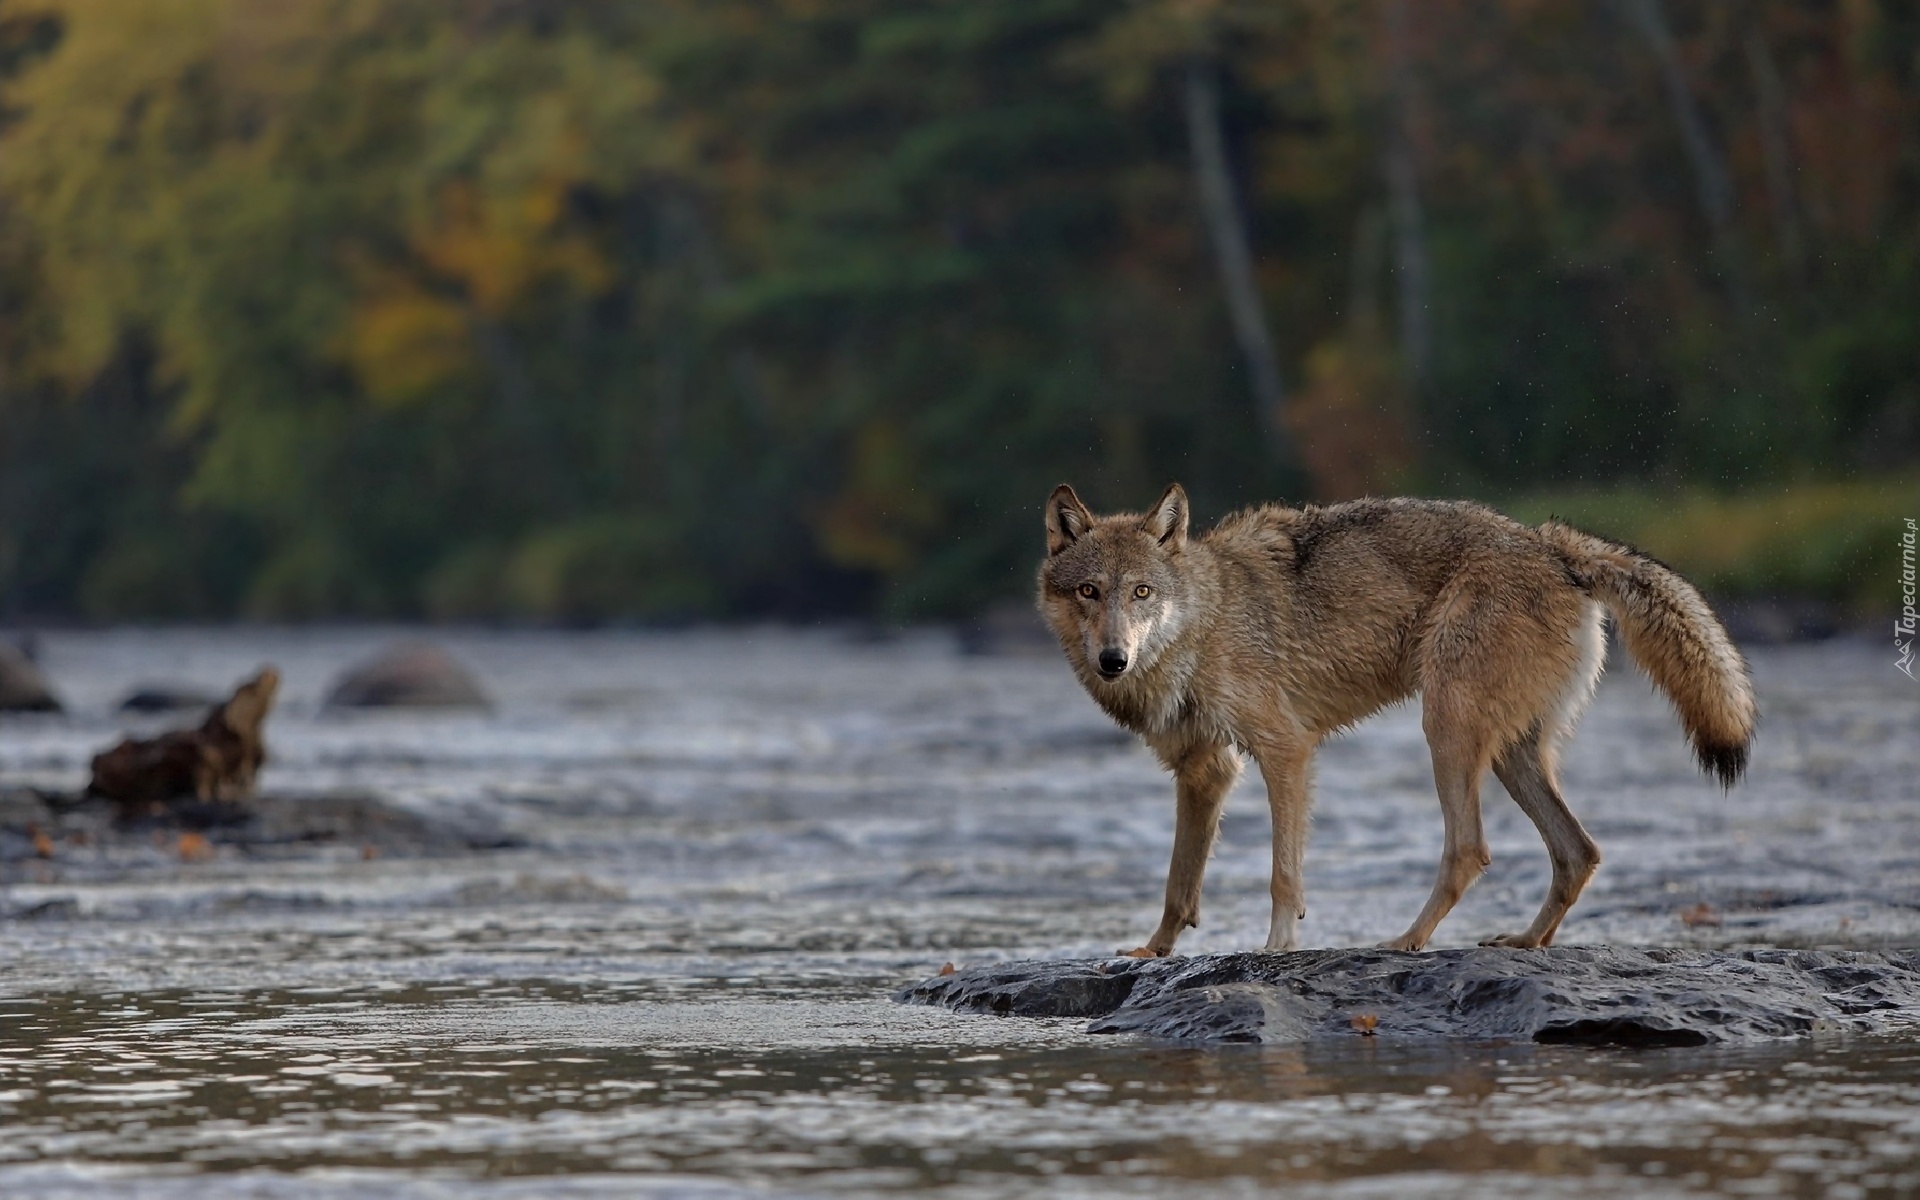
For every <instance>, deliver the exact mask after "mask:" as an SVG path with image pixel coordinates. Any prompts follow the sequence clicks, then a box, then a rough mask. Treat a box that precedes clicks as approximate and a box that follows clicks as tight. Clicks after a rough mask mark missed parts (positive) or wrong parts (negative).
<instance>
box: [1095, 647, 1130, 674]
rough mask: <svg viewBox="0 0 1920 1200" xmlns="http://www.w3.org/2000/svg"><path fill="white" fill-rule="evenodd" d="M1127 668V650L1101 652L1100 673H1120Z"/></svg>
mask: <svg viewBox="0 0 1920 1200" xmlns="http://www.w3.org/2000/svg"><path fill="white" fill-rule="evenodd" d="M1126 669H1127V652H1126V651H1125V650H1102V651H1101V652H1100V673H1101V674H1102V675H1118V674H1119V673H1120V672H1122V671H1124V670H1126Z"/></svg>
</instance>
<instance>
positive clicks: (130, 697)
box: [119, 684, 220, 713]
mask: <svg viewBox="0 0 1920 1200" xmlns="http://www.w3.org/2000/svg"><path fill="white" fill-rule="evenodd" d="M218 703H220V698H219V697H217V696H210V695H208V694H207V693H205V692H200V691H195V690H194V689H192V688H176V687H168V686H167V685H165V684H142V685H141V686H139V687H137V688H135V689H133V691H131V692H128V693H127V697H126V699H124V700H122V701H120V704H119V710H120V711H121V712H129V713H164V712H187V711H196V710H201V709H208V708H212V707H213V706H214V705H216V704H218Z"/></svg>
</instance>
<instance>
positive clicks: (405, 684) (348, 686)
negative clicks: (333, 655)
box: [326, 643, 492, 709]
mask: <svg viewBox="0 0 1920 1200" xmlns="http://www.w3.org/2000/svg"><path fill="white" fill-rule="evenodd" d="M326 707H327V708H333V709H339V708H479V709H485V708H491V707H492V702H491V701H490V700H488V699H487V694H486V693H485V692H483V691H481V690H480V684H479V683H478V682H477V681H475V679H474V678H473V676H472V675H471V674H470V673H468V671H467V669H466V668H465V667H463V666H461V665H460V664H459V663H458V662H456V661H455V660H454V658H453V656H452V655H450V654H448V653H447V652H446V651H445V650H442V649H441V648H440V647H438V646H435V645H432V644H430V643H418V644H414V645H406V646H394V647H391V648H389V649H387V650H383V651H381V652H380V653H379V654H377V655H375V656H374V657H373V658H371V659H369V660H367V661H366V662H363V663H361V664H360V665H359V666H356V667H354V668H352V669H351V670H349V671H347V672H346V674H344V675H342V676H341V677H340V678H339V679H337V680H335V681H334V684H333V688H332V689H331V690H330V691H329V692H328V693H327V699H326Z"/></svg>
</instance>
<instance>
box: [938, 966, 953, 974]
mask: <svg viewBox="0 0 1920 1200" xmlns="http://www.w3.org/2000/svg"><path fill="white" fill-rule="evenodd" d="M940 973H941V974H942V975H951V974H953V964H952V963H948V964H947V965H946V966H944V967H941V968H940Z"/></svg>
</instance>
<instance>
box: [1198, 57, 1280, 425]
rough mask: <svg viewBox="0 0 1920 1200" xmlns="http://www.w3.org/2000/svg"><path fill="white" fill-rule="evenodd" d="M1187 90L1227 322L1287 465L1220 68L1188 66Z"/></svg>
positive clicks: (1204, 212)
mask: <svg viewBox="0 0 1920 1200" xmlns="http://www.w3.org/2000/svg"><path fill="white" fill-rule="evenodd" d="M1184 85H1185V86H1184V88H1183V91H1184V99H1185V102H1186V111H1187V142H1188V145H1189V147H1190V149H1191V151H1192V153H1193V178H1194V184H1195V187H1196V190H1197V191H1198V192H1199V194H1200V213H1201V216H1202V218H1203V219H1204V220H1205V221H1206V225H1207V234H1208V240H1209V241H1211V242H1212V243H1213V258H1214V264H1215V266H1217V267H1218V268H1219V271H1220V292H1221V295H1222V297H1223V298H1224V299H1225V300H1226V304H1227V317H1228V320H1229V321H1231V323H1232V325H1233V337H1234V341H1235V342H1237V343H1238V344H1239V347H1240V357H1241V359H1242V360H1244V362H1245V363H1246V367H1247V377H1248V380H1249V382H1250V383H1251V384H1252V388H1253V401H1254V405H1255V408H1256V410H1257V411H1258V413H1259V416H1260V420H1261V423H1262V424H1263V425H1264V426H1265V427H1266V430H1267V437H1268V439H1269V441H1270V442H1271V443H1272V445H1273V448H1274V453H1275V455H1276V456H1277V457H1279V458H1280V459H1281V460H1282V461H1291V459H1292V444H1291V440H1290V439H1289V438H1288V436H1287V431H1286V424H1285V421H1284V420H1283V406H1284V405H1285V403H1286V393H1285V391H1284V390H1283V388H1282V386H1281V382H1280V363H1279V359H1278V358H1277V357H1276V355H1275V353H1274V349H1273V337H1272V335H1271V334H1270V333H1269V332H1268V331H1267V316H1266V307H1265V305H1264V304H1263V303H1262V302H1261V299H1260V289H1259V287H1258V286H1257V284H1256V283H1255V281H1254V275H1253V250H1252V248H1251V244H1250V241H1249V239H1248V236H1247V228H1246V219H1245V217H1244V216H1243V214H1242V213H1241V210H1240V204H1239V202H1238V199H1237V197H1236V196H1235V195H1234V187H1233V174H1232V171H1231V170H1230V169H1229V168H1228V165H1227V147H1226V139H1225V138H1224V137H1223V136H1222V135H1221V132H1220V80H1219V77H1218V75H1217V74H1216V73H1215V67H1214V64H1212V63H1211V62H1206V61H1203V60H1195V61H1193V62H1190V63H1188V64H1187V68H1186V72H1185V79H1184Z"/></svg>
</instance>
